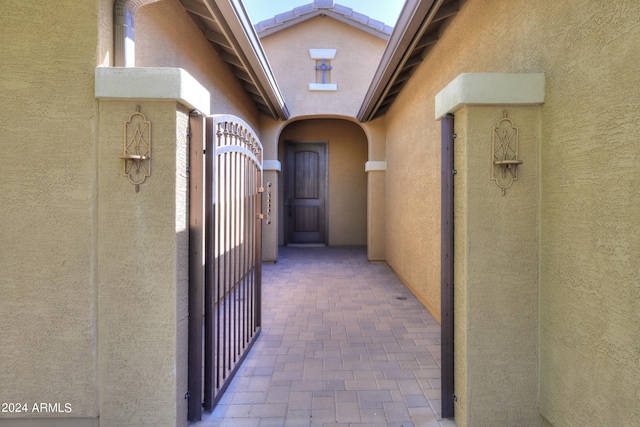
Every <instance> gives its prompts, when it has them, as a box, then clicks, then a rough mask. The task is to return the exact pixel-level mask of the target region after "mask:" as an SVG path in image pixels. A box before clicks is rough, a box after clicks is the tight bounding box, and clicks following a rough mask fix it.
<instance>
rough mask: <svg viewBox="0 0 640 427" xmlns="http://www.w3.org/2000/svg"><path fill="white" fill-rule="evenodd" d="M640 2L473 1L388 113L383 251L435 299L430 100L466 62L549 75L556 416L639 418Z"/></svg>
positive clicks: (552, 416)
mask: <svg viewBox="0 0 640 427" xmlns="http://www.w3.org/2000/svg"><path fill="white" fill-rule="evenodd" d="M639 12H640V4H638V3H637V2H635V1H632V0H628V1H621V2H615V3H602V2H598V1H587V2H584V1H578V0H573V1H566V2H553V1H543V2H536V3H531V2H528V1H525V0H518V1H514V2H501V1H494V0H492V1H484V2H479V1H467V2H465V3H464V5H463V7H462V9H461V11H460V12H459V13H458V15H457V16H456V17H455V19H454V20H453V21H452V22H451V24H450V25H448V26H447V29H446V32H445V33H444V34H443V35H442V37H441V39H440V40H439V42H438V44H437V45H436V46H435V48H434V49H433V50H432V51H431V52H430V54H429V55H428V56H427V58H426V60H425V61H424V63H423V64H422V65H421V67H420V68H419V69H418V70H417V72H416V73H415V75H414V77H413V78H412V79H411V80H410V81H409V83H408V85H407V86H406V87H405V89H404V90H403V91H402V93H401V94H400V96H399V97H398V99H397V100H396V102H395V104H394V106H393V108H392V109H391V110H390V112H389V114H388V115H387V123H388V126H389V127H388V138H387V163H388V170H387V224H388V226H387V233H386V236H387V237H386V239H387V259H388V260H389V263H390V264H391V265H392V267H393V268H394V269H395V270H396V271H398V272H399V274H400V275H401V276H402V277H403V278H405V280H406V281H408V282H409V283H410V284H411V286H412V287H413V288H414V289H416V290H417V291H418V292H419V293H420V294H421V295H422V296H423V297H424V298H426V299H428V300H429V301H432V302H433V306H439V295H438V290H437V288H438V287H439V274H438V273H432V272H431V271H430V270H429V269H430V268H433V269H434V270H436V271H437V270H438V266H437V265H438V263H439V256H440V255H439V249H438V246H439V236H438V235H437V233H434V232H433V231H432V230H437V229H438V224H439V213H438V212H439V209H440V208H439V193H438V192H439V188H440V183H439V176H438V174H439V169H438V165H437V160H435V162H436V164H435V165H433V166H432V163H433V162H434V159H439V155H440V153H439V138H440V136H439V124H438V123H436V122H434V121H432V117H434V114H433V99H434V97H435V95H436V93H437V92H438V91H439V90H440V89H442V88H443V87H445V86H446V85H447V84H448V83H449V82H450V81H451V80H453V79H454V78H455V77H456V76H457V75H459V74H460V73H463V72H544V73H545V75H546V99H545V103H544V105H543V106H542V107H541V110H540V118H541V120H540V121H541V139H540V141H541V145H540V157H541V162H540V176H541V178H540V238H539V239H540V240H539V241H540V251H539V256H540V261H539V284H538V286H539V288H538V290H539V325H538V326H539V341H540V346H539V357H540V362H539V375H540V382H539V405H540V413H541V414H542V415H543V416H544V417H546V418H547V419H548V423H549V424H550V425H554V426H568V425H592V424H598V425H614V424H615V425H634V423H635V422H636V420H637V419H639V418H640V414H639V413H638V411H639V409H638V405H637V396H638V393H639V392H640V391H639V388H638V384H640V365H639V364H638V359H637V355H638V353H639V347H638V342H640V335H639V334H640V332H639V331H640V327H639V326H640V318H639V314H638V313H640V311H639V310H638V301H640V294H639V293H640V291H639V288H638V286H637V283H638V282H639V280H638V279H639V278H638V272H639V271H640V268H639V267H640V266H639V265H638V263H639V261H638V259H639V257H638V256H637V253H638V249H637V248H638V247H640V245H639V243H640V242H639V236H640V233H639V232H638V230H639V225H638V220H637V218H638V217H639V215H638V214H639V213H640V212H639V209H640V200H639V197H640V191H639V188H640V177H639V175H638V174H637V173H635V172H634V171H635V170H637V159H638V156H639V154H640V153H639V150H640V149H639V148H638V145H637V144H636V142H635V140H634V138H635V134H636V133H637V132H636V130H637V120H635V118H634V117H635V113H634V111H635V103H634V101H633V100H635V99H636V98H637V96H636V95H637V88H638V87H640V85H639V83H640V82H639V80H640V77H638V75H637V73H635V71H634V70H635V69H636V68H637V64H638V62H637V61H638V60H637V40H638V33H639V32H640V24H639V23H638V22H637V19H635V17H636V16H638V13H639ZM505 23H508V24H507V25H505ZM420 123H424V125H418V126H416V124H420ZM433 169H435V170H433ZM487 173H488V172H487ZM431 188H433V189H435V190H433V191H432V190H431ZM507 197H508V196H507ZM417 213H420V215H417ZM414 216H415V217H418V216H419V217H420V218H421V219H422V221H423V222H424V224H420V223H418V221H417V220H416V219H414V218H413V217H414ZM456 227H466V224H465V223H464V222H463V223H461V224H460V223H457V224H456ZM411 235H420V236H422V238H421V239H420V240H419V241H416V240H415V239H412V238H411ZM413 254H415V255H413ZM488 266H489V265H487V267H488ZM468 290H469V289H467V291H468ZM456 292H459V289H458V288H456ZM456 315H458V314H456ZM488 326H491V325H488ZM531 333H535V332H534V331H532V332H531ZM467 344H468V345H469V343H467ZM478 345H479V346H491V342H487V343H478ZM478 350H482V348H479V349H478ZM500 398H501V397H500V396H496V400H495V401H496V402H499V399H500ZM528 404H529V402H527V405H528ZM523 408H524V407H523ZM469 425H474V424H473V422H470V423H469Z"/></svg>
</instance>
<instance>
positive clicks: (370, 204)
mask: <svg viewBox="0 0 640 427" xmlns="http://www.w3.org/2000/svg"><path fill="white" fill-rule="evenodd" d="M386 170H387V162H385V161H380V160H378V161H375V160H374V161H371V160H370V161H368V162H367V163H366V164H365V171H366V172H367V257H368V258H369V261H384V260H385V259H386V256H385V249H384V242H385V221H386V216H385V205H386V179H387V178H386Z"/></svg>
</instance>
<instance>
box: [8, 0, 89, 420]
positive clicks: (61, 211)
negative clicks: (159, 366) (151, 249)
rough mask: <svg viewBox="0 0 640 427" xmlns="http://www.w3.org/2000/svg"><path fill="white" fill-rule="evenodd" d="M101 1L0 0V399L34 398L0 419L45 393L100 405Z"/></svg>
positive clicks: (76, 413)
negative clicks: (96, 92)
mask: <svg viewBox="0 0 640 427" xmlns="http://www.w3.org/2000/svg"><path fill="white" fill-rule="evenodd" d="M96 11H97V8H96V3H95V2H90V1H89V2H77V1H73V0H61V1H56V2H41V1H6V2H2V5H1V6H0V39H1V40H2V49H0V76H1V77H0V182H2V184H1V185H0V186H1V188H2V190H1V191H0V193H1V194H2V196H1V199H2V203H0V218H2V220H1V221H0V242H1V243H0V288H1V289H2V297H0V316H1V317H2V319H1V322H2V332H1V333H0V361H1V363H0V402H14V403H15V402H23V403H27V404H28V406H29V407H28V409H29V413H28V414H8V413H0V423H2V422H3V421H4V420H6V419H7V418H8V417H12V416H16V417H18V416H19V417H25V416H26V417H38V416H42V415H41V414H38V413H33V412H32V406H31V405H33V404H34V403H40V402H51V403H54V402H61V403H62V408H63V410H64V404H65V403H70V404H71V410H72V412H71V413H68V414H67V413H63V414H53V415H52V414H48V415H49V416H56V417H76V418H78V419H82V418H86V417H89V418H93V417H97V416H98V405H97V388H96V346H97V341H96V340H97V336H96V298H97V295H96V271H97V270H96V268H97V261H96V260H97V258H96V251H95V247H96V225H97V221H96V216H95V212H96V209H97V195H96V192H97V179H96V159H97V157H96V155H97V147H96V145H95V141H96V129H97V128H96V125H97V117H96V116H97V114H96V104H95V98H94V96H93V70H94V67H95V65H96V43H97V20H96ZM87 423H89V425H90V424H91V423H92V422H91V421H90V420H89V421H87Z"/></svg>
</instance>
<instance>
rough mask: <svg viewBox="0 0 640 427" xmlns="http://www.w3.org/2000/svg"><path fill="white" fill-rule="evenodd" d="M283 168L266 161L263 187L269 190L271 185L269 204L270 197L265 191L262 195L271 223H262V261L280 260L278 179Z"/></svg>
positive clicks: (275, 162) (277, 163)
mask: <svg viewBox="0 0 640 427" xmlns="http://www.w3.org/2000/svg"><path fill="white" fill-rule="evenodd" d="M281 170H282V166H281V164H280V162H279V161H277V160H265V162H264V169H263V180H264V182H263V186H264V187H265V188H267V185H268V183H271V188H270V189H267V191H270V192H271V199H270V203H269V195H268V194H267V192H266V191H265V193H264V194H263V195H262V206H263V208H262V212H264V213H267V212H268V213H269V218H270V220H271V221H270V222H269V223H267V222H266V221H264V222H263V223H262V261H263V262H270V263H273V262H276V261H277V260H278V205H279V203H278V194H279V193H278V188H279V186H278V178H279V174H280V171H281ZM269 210H270V212H269Z"/></svg>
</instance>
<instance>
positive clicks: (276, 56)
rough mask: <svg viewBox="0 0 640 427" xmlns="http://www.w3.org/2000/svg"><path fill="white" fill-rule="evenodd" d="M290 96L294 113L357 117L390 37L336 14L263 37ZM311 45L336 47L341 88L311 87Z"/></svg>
mask: <svg viewBox="0 0 640 427" xmlns="http://www.w3.org/2000/svg"><path fill="white" fill-rule="evenodd" d="M260 41H261V43H262V45H263V46H264V50H265V52H266V53H267V57H268V58H269V63H270V64H271V67H272V69H273V72H274V74H275V76H276V79H277V80H278V84H279V85H280V89H281V90H282V94H283V95H284V98H285V99H286V101H287V106H288V107H289V111H290V112H291V118H295V117H297V116H308V115H318V114H322V115H331V116H334V117H335V116H346V117H355V116H356V114H357V113H358V109H359V108H360V104H361V103H362V99H363V98H364V95H365V94H366V91H367V89H368V88H369V84H370V83H371V79H372V78H373V74H374V73H375V70H376V67H377V65H378V62H379V60H380V57H381V55H382V51H383V50H384V47H385V45H386V41H385V40H384V39H381V38H379V37H376V36H374V35H371V34H369V33H366V32H364V31H362V30H360V29H357V28H355V27H352V26H350V25H348V24H345V23H342V22H340V21H337V20H335V19H333V18H330V17H321V16H317V17H315V18H311V19H309V20H307V21H304V22H303V23H301V24H298V25H294V26H292V27H289V28H286V29H284V30H281V31H278V32H276V33H274V34H271V35H268V36H266V37H263V38H262V39H261V40H260ZM310 48H336V49H337V53H336V57H335V59H333V60H332V61H331V66H332V67H333V69H332V70H331V83H335V84H337V85H338V90H337V91H335V92H316V91H309V83H316V70H315V66H316V61H315V60H314V59H311V57H310V55H309V49H310Z"/></svg>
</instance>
